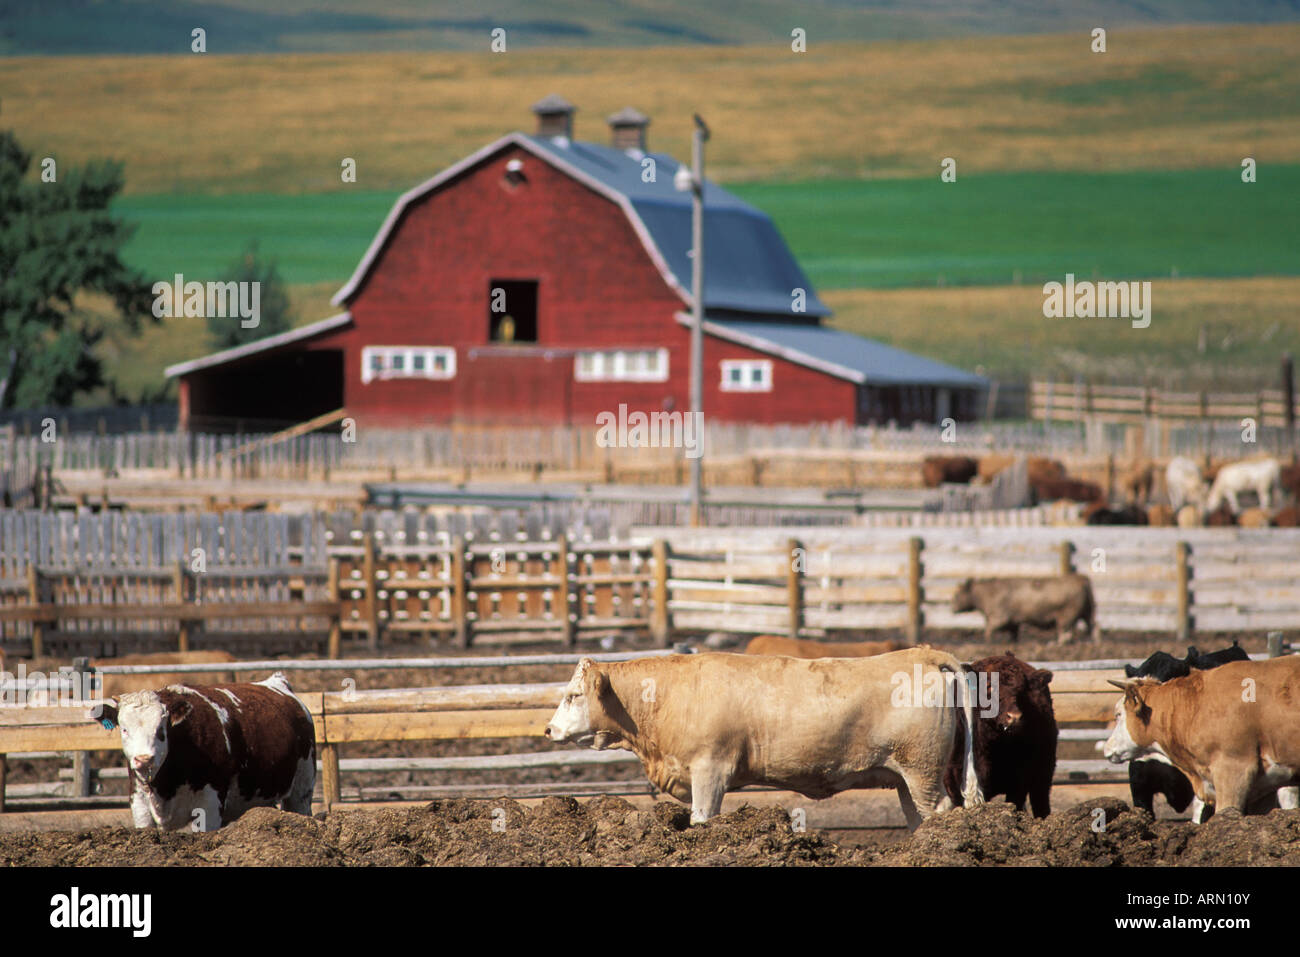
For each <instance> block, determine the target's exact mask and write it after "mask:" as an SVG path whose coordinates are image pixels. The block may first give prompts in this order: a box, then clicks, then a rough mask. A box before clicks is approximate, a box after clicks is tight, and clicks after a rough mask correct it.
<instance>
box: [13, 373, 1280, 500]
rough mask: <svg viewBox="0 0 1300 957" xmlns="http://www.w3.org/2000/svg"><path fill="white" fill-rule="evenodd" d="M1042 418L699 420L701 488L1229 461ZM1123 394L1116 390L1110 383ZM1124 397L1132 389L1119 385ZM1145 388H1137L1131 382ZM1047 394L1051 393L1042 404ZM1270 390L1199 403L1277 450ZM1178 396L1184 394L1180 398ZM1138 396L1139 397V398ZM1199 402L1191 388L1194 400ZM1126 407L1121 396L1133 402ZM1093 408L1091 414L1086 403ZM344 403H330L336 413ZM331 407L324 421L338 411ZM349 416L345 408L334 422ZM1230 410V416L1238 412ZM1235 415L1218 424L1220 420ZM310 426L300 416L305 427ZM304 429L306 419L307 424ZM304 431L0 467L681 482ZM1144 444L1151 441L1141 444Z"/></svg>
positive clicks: (593, 451)
mask: <svg viewBox="0 0 1300 957" xmlns="http://www.w3.org/2000/svg"><path fill="white" fill-rule="evenodd" d="M1041 385H1042V388H1041V389H1040V390H1039V392H1038V393H1036V394H1041V396H1042V402H1041V403H1040V407H1039V411H1040V412H1041V415H1040V416H1039V419H1040V420H1039V421H1031V422H1028V423H1009V422H971V423H959V424H958V426H957V428H956V430H955V433H949V432H948V431H945V430H942V429H941V428H940V427H939V426H937V425H927V424H921V423H917V424H914V425H912V426H910V427H908V428H905V429H903V428H897V427H894V426H888V425H887V426H874V425H868V426H850V425H846V424H843V423H832V424H819V425H775V426H773V425H740V424H734V423H723V422H710V423H708V424H707V425H706V427H705V430H704V438H703V450H704V462H705V466H706V470H705V483H706V485H710V486H723V485H758V486H767V487H775V486H781V485H795V486H807V485H816V486H819V487H828V488H830V487H861V486H874V487H904V486H906V485H908V484H912V483H914V482H915V465H916V462H917V460H918V458H919V457H920V456H924V455H928V454H936V455H953V454H964V455H978V454H985V453H988V452H994V451H996V452H1000V453H1007V452H1024V453H1026V454H1030V455H1048V456H1052V457H1054V458H1062V457H1070V456H1082V455H1087V456H1092V457H1105V456H1106V455H1115V456H1117V457H1130V456H1132V454H1133V453H1134V451H1135V448H1134V435H1135V434H1136V433H1135V432H1134V431H1133V429H1135V428H1143V429H1145V432H1144V433H1143V434H1144V436H1145V438H1144V441H1145V442H1146V443H1147V445H1148V447H1147V448H1146V450H1145V454H1147V455H1149V456H1152V455H1154V456H1168V455H1175V454H1182V455H1200V454H1204V453H1207V452H1212V453H1213V454H1216V455H1231V454H1234V452H1239V451H1240V448H1239V447H1240V437H1239V436H1238V439H1237V446H1236V448H1235V449H1234V447H1233V446H1232V445H1231V443H1230V441H1229V439H1230V438H1231V435H1230V430H1229V431H1224V432H1223V434H1222V435H1219V434H1217V433H1214V434H1212V432H1213V430H1212V429H1210V428H1209V426H1210V425H1211V424H1213V423H1214V422H1215V419H1214V418H1213V416H1206V417H1199V416H1187V417H1184V418H1170V417H1163V418H1162V417H1161V416H1159V415H1153V416H1150V417H1146V418H1143V417H1142V416H1141V415H1140V414H1138V413H1140V411H1141V408H1142V404H1141V403H1139V404H1138V405H1137V406H1136V407H1135V408H1137V412H1132V411H1115V410H1112V409H1109V408H1107V407H1104V406H1106V404H1107V403H1114V402H1118V403H1120V405H1121V406H1122V407H1123V409H1126V410H1127V409H1129V406H1125V405H1124V402H1127V401H1129V400H1126V399H1122V398H1116V399H1111V398H1104V397H1103V395H1102V392H1103V391H1104V390H1106V389H1111V388H1115V389H1120V387H1103V386H1096V387H1093V388H1094V391H1095V392H1096V395H1095V396H1092V397H1090V396H1089V394H1088V393H1087V391H1086V387H1080V388H1081V389H1082V390H1083V391H1078V390H1076V391H1078V395H1077V397H1076V395H1075V394H1074V393H1071V392H1070V391H1069V390H1071V389H1074V388H1075V387H1073V386H1068V385H1056V384H1052V385H1050V387H1049V386H1048V385H1047V384H1041ZM1121 391H1122V390H1121ZM1129 391H1132V390H1129ZM1138 391H1142V390H1138ZM1049 395H1050V397H1051V401H1050V402H1048V401H1047V399H1048V396H1049ZM1269 395H1270V394H1268V393H1261V396H1263V398H1258V397H1256V398H1255V399H1252V401H1251V402H1245V403H1243V402H1235V403H1233V402H1217V398H1218V397H1216V396H1215V394H1208V395H1207V398H1206V403H1205V408H1206V409H1207V411H1210V412H1213V413H1215V414H1219V413H1229V412H1233V411H1234V410H1237V411H1239V410H1241V409H1247V408H1249V409H1251V410H1252V411H1250V412H1248V413H1246V414H1250V415H1252V416H1258V415H1260V414H1261V410H1262V414H1263V415H1264V418H1263V419H1257V421H1259V423H1260V434H1259V443H1260V445H1261V447H1263V448H1273V447H1274V446H1275V445H1277V444H1278V441H1279V440H1278V438H1277V435H1278V433H1279V424H1280V422H1279V416H1280V410H1279V408H1278V406H1277V404H1276V402H1275V401H1274V400H1273V399H1271V398H1269ZM1184 398H1185V397H1184ZM1144 401H1145V400H1144ZM1196 401H1197V404H1198V408H1199V401H1200V400H1199V396H1197V399H1196ZM1131 404H1132V403H1130V405H1131ZM1153 408H1155V409H1157V410H1163V409H1166V408H1167V409H1168V410H1170V411H1171V412H1173V411H1178V410H1183V411H1186V410H1187V409H1188V408H1190V407H1189V406H1188V405H1187V404H1186V403H1181V404H1180V403H1178V402H1174V401H1172V399H1171V401H1170V403H1168V404H1167V405H1160V404H1159V403H1157V404H1155V405H1154V406H1153ZM1090 409H1091V410H1092V411H1091V412H1090V411H1089V410H1090ZM340 411H341V410H340ZM338 415H339V413H331V415H330V416H328V417H326V418H329V419H330V420H331V425H332V424H333V419H335V418H338ZM343 418H344V420H346V416H345V415H344V416H343ZM1238 418H1239V417H1238ZM1235 422H1236V419H1222V420H1219V424H1221V425H1224V426H1230V425H1233V424H1235ZM308 424H310V423H308ZM304 427H305V426H304ZM302 428H303V427H299V428H291V429H286V430H284V431H283V432H280V433H265V434H262V433H258V434H229V435H227V434H208V433H197V432H130V433H122V434H114V435H101V434H95V433H84V432H83V433H77V432H69V431H67V430H60V431H58V432H57V438H56V441H42V437H41V436H40V435H14V434H8V435H6V434H4V433H0V463H4V466H5V467H6V468H7V469H8V470H9V471H11V472H12V473H14V474H15V475H27V474H35V473H36V472H37V471H38V470H40V469H43V468H47V467H48V468H50V469H52V470H53V472H54V473H55V474H56V476H65V475H66V476H76V475H100V476H103V475H108V476H113V477H127V476H130V477H133V478H135V479H143V478H144V477H147V476H154V477H157V478H160V479H172V480H174V479H177V478H184V479H189V480H211V479H221V480H238V479H254V478H256V479H263V480H270V479H294V480H303V479H316V480H327V479H334V480H339V479H349V478H351V479H356V480H382V479H390V480H396V479H397V478H398V477H399V476H401V477H405V478H416V477H418V478H424V479H428V480H438V481H456V482H463V481H468V480H470V479H471V478H472V477H475V476H480V475H492V476H498V477H499V476H510V477H512V478H515V479H525V480H526V479H530V478H532V479H536V478H541V477H543V476H545V477H546V478H548V479H552V480H566V479H568V480H581V481H584V482H600V481H607V482H612V481H617V482H623V483H646V484H665V483H666V484H682V483H683V482H684V481H685V479H686V476H687V473H688V470H689V465H688V462H687V460H686V458H685V455H684V451H683V449H682V448H677V447H643V448H609V447H602V446H601V445H599V444H598V429H597V428H596V426H595V423H594V422H593V423H592V424H591V425H590V426H584V425H574V426H560V427H537V428H515V429H507V428H467V427H454V428H438V429H432V428H431V429H411V430H402V431H391V430H380V429H368V428H367V429H360V430H356V432H355V434H352V433H351V432H349V433H348V434H347V435H346V436H345V435H343V434H339V433H330V432H319V431H318V432H311V433H310V434H300V433H301V431H302ZM1152 443H1154V445H1152Z"/></svg>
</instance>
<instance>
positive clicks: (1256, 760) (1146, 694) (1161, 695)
mask: <svg viewBox="0 0 1300 957" xmlns="http://www.w3.org/2000/svg"><path fill="white" fill-rule="evenodd" d="M1111 684H1113V685H1115V686H1116V687H1117V688H1121V689H1123V691H1124V697H1122V698H1120V700H1119V701H1118V702H1116V704H1115V730H1114V731H1112V732H1111V735H1110V738H1109V740H1107V742H1106V747H1105V754H1106V757H1107V758H1108V759H1109V760H1110V761H1112V762H1114V763H1116V764H1122V763H1124V762H1126V761H1132V760H1134V759H1136V758H1140V757H1142V756H1144V755H1150V754H1163V755H1164V756H1165V757H1166V758H1168V759H1169V761H1170V763H1171V764H1173V765H1174V767H1176V768H1178V770H1180V771H1182V772H1183V773H1184V774H1185V775H1187V777H1188V779H1189V780H1190V781H1191V782H1192V789H1193V790H1194V791H1195V792H1196V796H1197V797H1198V798H1200V799H1201V800H1202V801H1204V802H1205V803H1206V804H1214V805H1215V806H1216V810H1217V811H1219V812H1222V811H1236V812H1237V813H1245V810H1246V807H1247V805H1248V804H1250V803H1251V802H1252V801H1254V800H1257V799H1259V798H1261V797H1267V796H1268V795H1270V794H1272V793H1273V792H1275V791H1276V790H1277V789H1278V788H1286V787H1289V786H1292V785H1296V784H1300V656H1295V655H1288V656H1286V657H1283V658H1271V659H1268V660H1266V661H1233V662H1229V663H1228V664H1225V665H1220V666H1219V667H1217V668H1214V669H1212V670H1209V671H1200V670H1193V671H1192V673H1191V674H1189V675H1187V676H1186V677H1183V678H1172V679H1170V680H1169V681H1165V682H1163V683H1161V682H1159V681H1156V680H1155V679H1154V678H1130V679H1129V680H1127V681H1122V682H1121V681H1112V682H1111Z"/></svg>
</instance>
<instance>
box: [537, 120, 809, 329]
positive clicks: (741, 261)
mask: <svg viewBox="0 0 1300 957" xmlns="http://www.w3.org/2000/svg"><path fill="white" fill-rule="evenodd" d="M527 139H528V140H529V142H531V143H532V144H533V145H534V146H536V147H538V148H539V149H540V150H541V151H542V152H543V153H544V154H546V155H548V156H552V157H554V158H555V159H556V160H557V161H558V162H560V163H567V164H569V165H571V166H573V167H575V168H576V169H578V170H579V171H581V172H582V173H584V174H585V175H587V176H589V177H591V178H592V179H595V180H597V181H598V182H599V183H600V184H601V185H603V186H604V187H606V188H607V189H609V190H612V191H614V192H616V193H619V194H620V195H622V196H624V197H626V198H627V200H628V202H629V203H631V205H632V208H633V210H634V211H635V212H636V214H637V216H638V217H639V218H640V219H641V221H642V223H644V224H645V228H646V230H647V232H648V233H649V236H650V240H651V241H652V242H653V243H654V245H655V247H656V248H657V249H658V251H659V254H660V256H662V258H663V260H664V262H665V263H666V264H667V266H668V268H669V270H670V271H671V272H672V274H673V277H674V278H675V279H676V280H677V282H678V284H679V285H680V286H681V287H682V288H683V289H686V290H689V289H690V288H691V259H690V255H689V253H690V248H691V196H690V193H684V192H679V191H678V190H677V188H676V187H675V186H674V185H673V175H674V174H675V173H676V172H677V169H678V167H679V165H681V164H679V163H678V162H677V160H675V159H673V158H672V157H671V156H669V155H668V154H666V153H653V152H651V153H647V154H645V155H646V156H649V157H651V158H652V159H653V160H654V162H655V179H654V182H651V183H647V182H645V181H644V180H643V179H642V170H643V167H642V159H643V157H641V156H639V155H633V154H630V153H627V152H624V151H623V150H618V149H614V148H613V147H609V146H600V145H598V144H596V143H583V142H578V141H568V142H557V141H556V140H553V139H551V138H549V137H544V136H528V137H527ZM704 263H705V267H704V306H705V309H706V310H708V309H711V310H728V311H734V312H746V313H762V314H765V315H773V316H789V315H792V313H791V311H790V306H791V302H792V298H791V294H792V292H793V290H795V289H803V290H804V291H805V292H806V294H807V299H806V310H805V312H804V313H803V315H807V316H814V317H820V316H829V315H830V313H831V311H830V309H828V308H827V307H826V305H825V304H824V303H823V302H822V301H821V299H819V298H818V297H817V293H816V292H815V291H814V290H813V288H812V285H811V283H809V282H808V277H807V276H806V275H804V271H803V270H802V269H800V268H799V264H798V263H797V262H796V261H795V258H794V256H793V255H792V254H791V252H790V249H789V247H787V246H786V244H785V240H784V239H783V238H782V237H781V234H780V232H778V231H777V228H776V225H775V224H774V223H773V222H772V220H771V217H769V216H768V215H767V214H766V213H764V212H763V211H762V210H760V209H758V208H756V207H754V206H751V205H750V204H749V203H746V202H745V201H744V200H742V199H740V198H739V197H737V196H734V195H732V194H731V193H729V192H727V191H726V190H725V189H723V188H722V187H721V186H718V185H717V184H716V183H713V182H710V181H707V180H706V182H705V184H704Z"/></svg>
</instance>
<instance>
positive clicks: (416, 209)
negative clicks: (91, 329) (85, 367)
mask: <svg viewBox="0 0 1300 957" xmlns="http://www.w3.org/2000/svg"><path fill="white" fill-rule="evenodd" d="M533 109H534V111H535V112H536V113H537V115H538V119H539V124H538V130H537V133H536V134H535V135H531V136H530V135H526V134H523V133H511V134H509V135H507V136H504V137H502V138H501V139H499V140H497V141H496V142H494V143H491V144H489V145H488V146H485V147H484V148H483V149H481V150H479V151H478V152H477V153H474V154H473V155H472V156H468V157H466V158H465V159H464V160H462V161H461V162H459V163H457V164H455V165H454V166H452V167H451V168H449V169H446V170H444V171H443V172H441V173H439V174H438V175H437V176H435V177H433V179H430V180H429V181H428V182H425V183H423V184H421V185H420V186H418V187H416V188H415V189H413V190H411V191H410V192H408V193H406V194H404V195H403V196H402V197H401V198H400V199H399V200H398V201H397V203H396V205H394V207H393V209H392V211H391V212H390V213H389V214H388V218H387V219H386V220H385V221H384V223H383V225H382V227H381V228H380V230H379V232H378V234H376V236H375V238H374V240H373V242H372V243H371V244H370V248H369V249H368V250H367V251H366V254H365V256H364V257H363V258H362V260H361V262H360V263H359V264H358V266H357V268H356V271H355V272H354V273H353V275H352V277H351V278H350V279H349V280H348V282H347V284H346V285H344V286H343V288H342V289H340V290H339V292H338V294H337V295H336V296H335V297H334V303H335V305H337V306H339V307H340V308H342V309H343V310H345V311H343V312H341V313H340V314H339V315H336V316H333V317H331V318H329V319H324V320H321V321H320V322H315V323H312V324H310V325H306V326H303V327H300V328H298V329H294V330H293V331H291V332H287V333H283V334H281V335H277V336H272V337H269V338H266V339H263V340H260V341H258V342H255V343H250V344H248V345H244V346H239V347H237V348H234V349H228V350H225V351H223V352H219V353H215V354H213V355H209V356H206V357H204V358H201V359H196V360H194V361H191V362H185V363H181V364H179V365H175V366H172V367H170V368H169V369H168V370H167V374H168V375H169V376H176V377H179V379H180V417H181V424H182V427H183V428H194V429H214V430H217V429H222V428H230V427H232V426H233V425H234V424H235V423H236V422H241V423H242V425H243V427H245V428H248V427H255V426H256V425H259V424H260V425H263V426H268V425H272V424H276V425H279V424H289V423H293V422H301V421H305V420H307V419H310V418H313V417H315V416H317V415H321V414H323V413H325V412H329V411H332V410H335V409H340V408H346V410H347V413H348V415H350V416H352V417H353V418H355V419H356V420H357V421H358V423H364V424H366V425H372V426H379V427H388V426H411V425H430V424H447V423H465V424H472V423H483V424H510V425H520V424H532V423H536V424H574V425H578V424H589V423H590V424H594V423H595V417H596V416H597V415H598V414H599V413H601V412H605V411H613V412H615V413H617V410H618V408H619V406H620V405H621V404H625V405H626V406H627V408H628V410H630V411H635V410H640V411H645V412H656V411H661V410H674V409H677V410H683V411H685V410H686V409H687V408H688V407H689V384H688V383H689V367H690V330H689V321H690V319H689V317H690V311H691V295H690V273H691V262H690V247H691V207H690V195H689V193H685V192H680V191H678V190H677V189H676V188H675V187H674V185H673V175H674V173H676V171H677V169H678V163H677V161H676V160H674V159H673V158H672V157H670V156H667V155H664V154H662V153H652V152H648V151H647V149H646V144H645V135H646V127H647V126H648V125H649V121H648V120H647V119H646V118H645V117H644V116H642V115H641V114H639V113H637V112H636V111H634V110H630V109H629V110H623V111H621V112H620V113H618V114H615V115H614V116H612V117H610V127H611V143H610V145H608V146H604V145H597V144H594V143H584V142H579V141H576V140H574V139H573V138H572V124H573V113H574V109H573V107H572V106H570V105H569V104H568V103H567V102H565V101H564V100H562V99H560V98H559V97H554V96H552V97H547V98H546V99H545V100H543V101H541V102H540V103H538V104H536V105H535V106H534V108H533ZM704 204H705V288H704V299H705V318H706V324H705V338H704V386H705V394H704V412H705V415H706V416H707V417H709V418H711V419H716V420H723V421H735V422H792V423H807V422H831V421H836V420H839V421H844V422H850V423H865V422H871V421H878V422H884V421H888V420H891V419H892V420H896V421H898V422H899V423H904V424H905V423H908V422H912V421H918V420H919V421H930V422H935V421H938V420H940V419H942V418H944V417H945V416H949V415H951V416H953V417H954V418H957V419H969V418H972V417H974V414H975V409H976V404H977V396H978V393H979V391H980V390H981V389H982V388H983V387H984V386H985V384H986V383H985V381H984V380H983V379H982V378H981V377H979V376H976V375H973V374H971V373H968V372H964V371H962V370H960V369H955V368H952V367H950V366H946V365H943V364H942V363H938V362H934V361H932V360H929V359H925V358H922V357H920V356H916V355H912V354H910V353H907V352H904V351H902V350H899V349H894V348H892V347H889V346H886V345H883V344H881V343H878V342H873V341H871V340H868V339H863V338H861V337H859V336H854V335H851V334H849V333H846V332H842V331H839V330H835V329H830V328H828V327H826V326H823V325H822V320H823V319H824V318H825V317H826V316H828V315H829V314H830V311H829V310H828V309H827V308H826V306H825V305H824V304H823V303H822V301H821V300H820V299H819V298H818V297H817V294H816V292H815V291H814V290H813V289H812V286H811V285H810V284H809V282H808V279H807V277H806V276H805V275H804V273H803V271H802V270H801V269H800V268H799V265H798V263H797V262H795V259H794V257H793V256H792V255H791V253H790V251H789V249H788V248H787V247H786V245H785V242H784V241H783V240H782V238H781V236H780V234H779V233H778V232H777V229H776V227H775V226H774V225H773V223H772V221H771V219H770V218H769V217H768V216H767V215H765V214H764V213H762V212H761V211H759V210H758V209H755V208H754V207H753V206H751V205H749V204H748V203H745V202H743V201H742V200H740V199H738V198H737V197H735V196H733V195H732V194H730V193H728V192H727V191H726V190H724V189H722V188H721V187H719V186H717V185H716V184H714V183H707V184H706V186H705V191H704Z"/></svg>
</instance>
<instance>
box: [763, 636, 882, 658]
mask: <svg viewBox="0 0 1300 957" xmlns="http://www.w3.org/2000/svg"><path fill="white" fill-rule="evenodd" d="M902 647H903V646H902V645H900V644H899V643H898V642H896V641H839V642H828V641H808V640H807V639H803V638H785V637H782V636H781V635H759V636H758V637H757V638H752V639H750V642H749V644H748V645H746V646H745V654H747V655H789V656H790V657H791V658H870V657H872V656H873V655H883V654H886V653H888V652H891V651H898V649H900V648H902Z"/></svg>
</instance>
